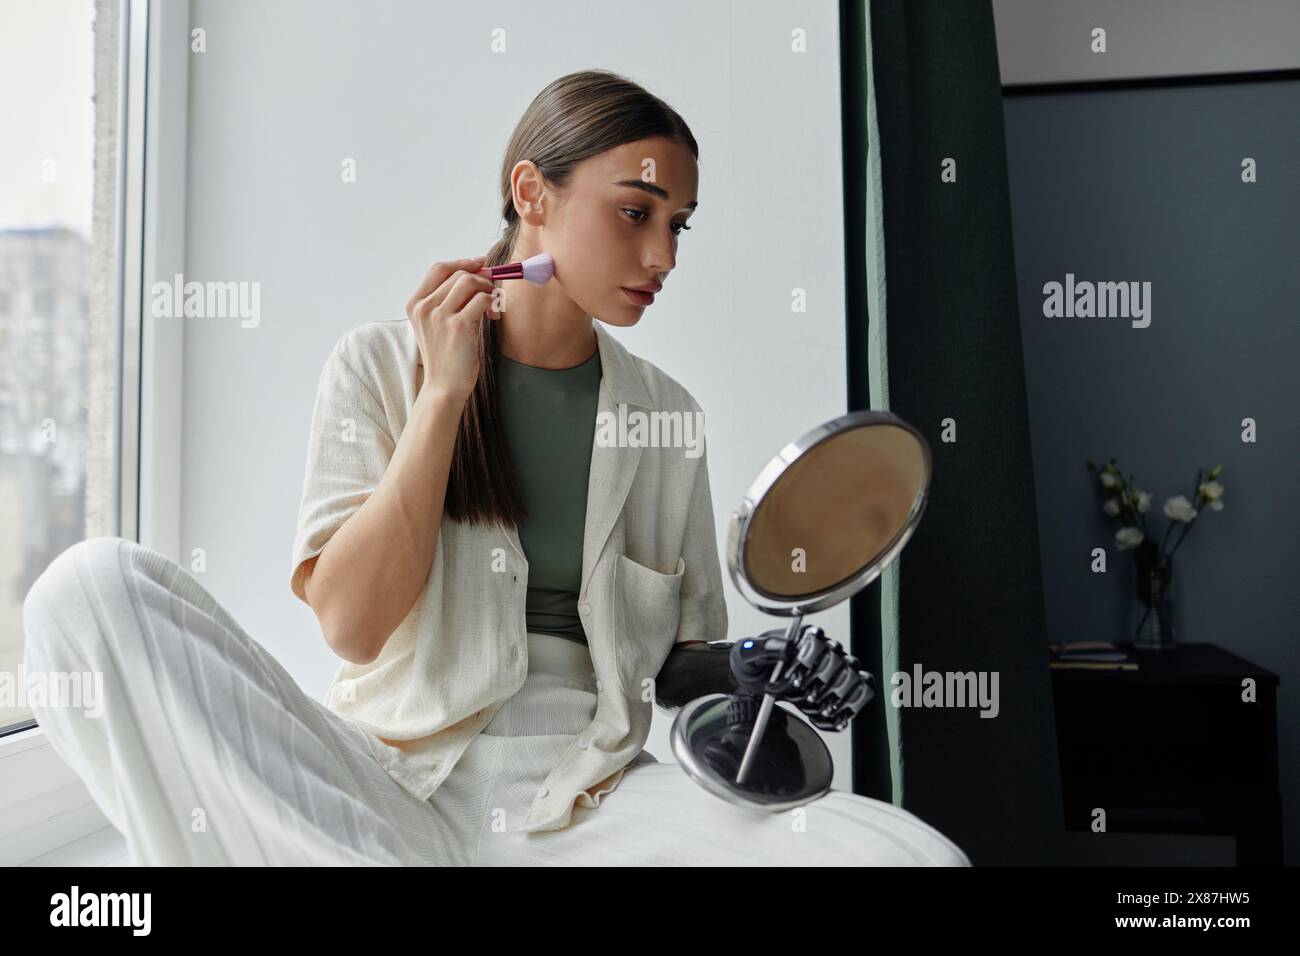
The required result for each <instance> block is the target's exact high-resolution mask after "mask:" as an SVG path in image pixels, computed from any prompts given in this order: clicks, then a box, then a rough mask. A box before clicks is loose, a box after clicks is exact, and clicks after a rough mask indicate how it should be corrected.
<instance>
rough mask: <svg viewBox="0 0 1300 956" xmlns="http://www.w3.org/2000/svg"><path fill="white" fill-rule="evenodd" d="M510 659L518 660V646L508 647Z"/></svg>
mask: <svg viewBox="0 0 1300 956" xmlns="http://www.w3.org/2000/svg"><path fill="white" fill-rule="evenodd" d="M510 659H511V660H512V661H517V660H519V648H517V647H512V648H510Z"/></svg>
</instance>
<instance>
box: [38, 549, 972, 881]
mask: <svg viewBox="0 0 1300 956" xmlns="http://www.w3.org/2000/svg"><path fill="white" fill-rule="evenodd" d="M23 626H24V630H25V634H26V645H25V658H24V667H25V669H26V672H27V675H28V680H29V681H30V680H31V678H32V675H33V674H42V673H43V674H46V675H65V677H64V679H65V680H66V679H67V677H66V675H73V674H94V673H102V675H103V678H102V679H103V699H102V701H101V702H100V703H99V707H101V708H102V712H99V713H93V712H92V713H87V709H86V706H85V701H79V702H77V704H78V705H77V706H73V705H72V703H73V702H72V701H70V700H57V701H56V700H47V701H45V702H44V703H42V704H39V705H38V704H37V703H35V702H33V704H32V709H33V711H34V713H35V716H36V719H37V721H38V722H39V724H40V725H41V727H42V728H43V729H44V731H45V733H46V735H47V737H48V739H49V741H50V744H51V746H52V747H53V748H54V750H55V751H56V753H58V754H59V756H61V757H62V758H63V759H64V760H65V761H67V763H68V764H70V765H71V767H72V768H73V769H74V770H75V771H76V772H77V773H78V774H79V775H80V776H81V778H82V779H83V780H84V781H85V783H86V786H87V788H88V789H89V791H90V793H91V796H92V797H93V798H94V800H95V802H96V803H97V804H98V805H99V807H100V808H101V809H102V810H103V812H104V814H105V816H107V817H108V819H109V821H110V822H111V823H112V824H113V826H114V827H116V828H117V829H118V830H119V831H120V832H121V833H122V834H123V835H124V836H125V839H126V842H127V847H128V851H129V853H130V856H131V860H132V862H133V863H135V864H137V865H371V866H374V865H379V866H383V865H397V866H400V865H419V866H466V865H469V866H478V865H483V866H501V865H614V866H621V865H647V864H648V865H697V864H698V865H714V864H722V865H742V866H745V865H782V866H787V865H801V864H808V865H946V866H969V865H970V860H969V859H968V858H967V857H966V855H965V854H964V853H963V852H962V851H961V850H960V849H959V848H958V847H957V846H956V845H955V844H954V843H953V842H952V841H951V840H949V839H947V838H946V837H944V836H943V835H942V834H941V833H939V832H938V831H937V830H935V829H934V828H932V827H930V826H929V825H927V824H926V823H924V822H923V821H921V820H920V819H919V818H917V817H916V816H915V815H913V814H911V813H909V812H907V811H905V810H902V809H899V808H897V807H895V806H893V805H892V804H889V803H885V802H883V801H879V800H873V799H870V798H867V797H862V796H858V795H855V794H851V793H846V792H843V791H838V790H832V791H831V792H830V793H828V794H826V795H825V796H824V797H822V798H821V799H819V800H817V801H815V802H813V803H811V804H808V805H807V806H805V807H803V808H801V809H802V811H803V813H802V814H800V815H799V817H798V821H799V822H798V825H797V826H796V825H794V822H795V819H796V817H795V815H793V814H789V813H767V812H764V811H760V810H747V809H743V808H740V807H736V806H733V805H731V804H729V803H727V802H726V801H723V800H721V799H719V798H718V797H715V796H713V795H712V794H710V793H708V792H706V791H705V790H703V789H701V788H700V787H699V786H698V785H697V784H696V783H695V782H694V781H692V780H691V779H690V778H689V777H688V776H686V774H685V773H684V772H683V771H682V770H681V769H680V768H679V767H678V766H677V765H676V764H670V763H658V762H656V761H654V758H653V757H651V756H650V755H649V754H647V753H646V752H645V751H642V754H641V756H640V757H639V758H638V759H637V760H635V761H633V763H632V764H631V765H630V768H629V769H628V771H627V773H626V774H625V775H624V777H623V779H622V781H621V782H620V783H619V785H618V786H617V787H616V788H615V789H614V790H613V791H612V792H611V793H608V794H606V795H605V796H604V797H602V799H601V803H600V805H599V806H597V807H590V808H588V807H577V808H575V809H574V811H573V818H572V822H571V823H570V825H569V826H568V827H566V828H564V829H562V830H553V831H545V832H540V833H523V832H519V831H518V830H517V829H516V828H517V827H518V826H519V825H521V824H522V821H523V820H524V818H525V816H526V814H527V811H528V808H529V806H530V804H531V802H532V799H533V797H534V796H535V794H536V792H537V789H538V787H539V786H540V785H541V783H542V782H543V781H544V779H545V778H546V776H547V775H548V774H549V773H550V771H551V770H552V769H553V768H554V767H555V764H556V763H557V762H558V760H559V758H560V756H561V755H562V754H563V752H564V751H565V750H566V749H567V747H568V746H569V743H570V742H571V741H572V739H573V735H574V734H577V733H578V732H580V731H582V730H583V729H585V728H586V726H587V724H588V723H589V722H590V720H591V718H592V716H593V714H594V713H595V706H596V694H595V689H594V684H592V683H591V682H590V681H589V678H588V675H584V674H578V673H569V674H564V673H548V672H547V670H543V669H540V668H541V667H543V666H546V665H544V664H543V663H542V662H543V661H545V660H547V659H549V660H550V661H551V662H552V665H553V662H554V661H556V660H561V659H563V658H564V657H565V654H564V652H563V651H558V652H555V653H551V654H549V655H548V654H537V655H533V654H531V653H530V660H531V658H532V657H534V656H536V657H537V658H538V665H537V668H533V667H530V673H529V674H528V677H527V679H526V681H525V683H524V685H523V687H522V688H521V689H520V690H519V691H518V693H516V694H515V695H514V696H513V697H512V698H511V699H510V700H509V701H507V702H506V703H505V704H504V705H503V706H502V708H501V709H500V710H499V711H498V712H497V714H496V715H495V717H494V718H493V720H492V722H491V723H490V724H489V725H488V726H487V727H486V728H485V729H484V730H483V731H482V732H481V733H480V734H479V735H478V736H476V737H475V738H474V740H473V741H472V742H471V744H470V746H469V748H468V749H467V750H466V751H465V753H464V754H463V755H462V757H461V759H460V760H459V761H458V762H457V764H456V766H455V767H454V768H453V770H452V772H451V773H450V774H449V775H448V777H447V778H446V780H445V781H444V782H443V784H442V785H441V786H440V787H439V788H438V790H436V791H435V792H434V793H433V795H432V796H431V797H430V798H429V799H428V800H427V801H422V800H420V799H419V798H417V797H415V796H414V795H412V794H411V793H409V792H408V791H407V790H405V789H404V788H403V787H402V786H401V785H399V784H398V783H397V782H396V781H395V780H394V779H393V778H392V777H391V776H389V774H388V773H387V771H386V770H384V768H383V767H382V766H381V765H380V763H379V762H378V760H377V759H376V757H375V751H374V750H373V749H372V742H374V741H375V738H373V737H371V735H370V734H369V733H368V732H366V731H363V730H362V729H361V728H360V727H359V726H358V725H357V724H355V723H354V722H353V721H352V720H351V719H349V718H345V717H343V716H341V715H339V714H337V713H335V712H333V711H331V710H329V709H328V708H327V707H325V705H324V704H323V703H321V702H320V701H318V700H316V699H315V698H313V697H311V696H309V695H308V694H306V693H305V692H304V691H303V690H302V689H301V688H300V687H299V686H298V685H297V684H296V683H295V682H294V680H293V679H292V678H291V677H290V676H289V674H288V673H287V672H286V671H285V670H284V668H283V667H282V666H281V665H280V664H279V663H278V662H277V661H276V660H275V658H273V657H272V656H271V655H270V654H269V653H268V652H267V651H266V650H265V649H264V648H263V647H262V646H261V645H260V644H258V643H257V642H256V641H254V640H253V639H252V638H251V637H250V636H249V635H248V634H246V633H245V632H244V630H243V629H242V628H241V627H240V626H239V625H238V624H237V623H236V622H235V621H234V619H233V618H232V617H231V616H230V614H229V613H228V612H227V611H226V610H225V609H224V608H223V607H222V606H221V605H220V604H219V603H218V602H217V601H216V600H215V599H214V598H213V597H212V596H211V595H210V594H209V593H208V592H207V591H206V590H205V589H204V588H203V586H202V585H201V584H199V583H198V581H196V580H195V579H194V578H193V577H192V576H191V575H190V574H189V573H188V572H186V571H185V570H184V569H183V568H181V567H180V566H179V565H177V564H175V563H174V562H172V561H171V560H169V559H168V558H166V557H164V556H163V555H161V554H159V553H158V552H156V551H153V550H152V549H150V548H147V547H144V546H142V545H139V544H136V543H135V542H131V541H127V540H125V539H123V538H92V539H89V540H87V541H83V542H81V543H79V544H76V545H74V546H72V547H71V548H69V549H67V550H66V551H65V552H63V553H62V554H61V555H59V557H58V558H56V559H55V560H54V561H53V562H52V563H51V564H50V566H49V568H47V569H46V571H45V572H44V573H43V574H42V575H41V577H40V578H39V579H37V581H36V583H35V584H34V585H33V586H32V588H31V590H30V591H29V592H28V594H27V597H26V600H25V602H24V605H23ZM541 639H548V640H550V641H552V642H559V643H561V644H563V643H566V642H564V639H563V638H556V637H551V636H550V635H542V634H530V635H529V641H530V648H531V647H532V646H533V643H534V642H535V641H540V640H541ZM574 646H575V647H578V645H574ZM583 653H584V654H585V653H586V651H585V649H583ZM550 670H559V668H557V667H554V666H551V667H550ZM49 683H53V682H49Z"/></svg>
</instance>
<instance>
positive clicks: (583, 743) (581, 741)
mask: <svg viewBox="0 0 1300 956" xmlns="http://www.w3.org/2000/svg"><path fill="white" fill-rule="evenodd" d="M578 749H579V750H586V749H587V741H586V740H585V739H583V738H582V737H579V738H578Z"/></svg>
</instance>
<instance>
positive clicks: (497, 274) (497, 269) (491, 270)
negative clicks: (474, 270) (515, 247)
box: [478, 262, 524, 280]
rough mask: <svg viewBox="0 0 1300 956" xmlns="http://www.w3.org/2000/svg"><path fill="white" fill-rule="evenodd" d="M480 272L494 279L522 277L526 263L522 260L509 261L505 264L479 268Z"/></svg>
mask: <svg viewBox="0 0 1300 956" xmlns="http://www.w3.org/2000/svg"><path fill="white" fill-rule="evenodd" d="M478 274H479V275H481V276H486V277H487V278H489V279H493V280H495V279H522V278H523V277H524V264H523V263H522V262H507V263H506V264H505V265H503V266H485V267H484V268H482V269H479V270H478Z"/></svg>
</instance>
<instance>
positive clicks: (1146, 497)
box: [1137, 491, 1151, 514]
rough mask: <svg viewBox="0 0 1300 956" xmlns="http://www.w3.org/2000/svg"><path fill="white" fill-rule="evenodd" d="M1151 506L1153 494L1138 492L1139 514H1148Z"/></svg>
mask: <svg viewBox="0 0 1300 956" xmlns="http://www.w3.org/2000/svg"><path fill="white" fill-rule="evenodd" d="M1150 507H1151V495H1150V494H1148V493H1147V492H1145V491H1140V492H1138V500H1137V509H1138V513H1139V514H1146V513H1147V509H1148V508H1150Z"/></svg>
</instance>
